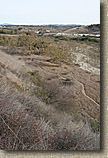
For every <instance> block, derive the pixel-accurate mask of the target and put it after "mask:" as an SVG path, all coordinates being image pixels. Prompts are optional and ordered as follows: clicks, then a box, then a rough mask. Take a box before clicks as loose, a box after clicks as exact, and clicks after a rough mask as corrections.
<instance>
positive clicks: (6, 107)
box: [0, 82, 100, 150]
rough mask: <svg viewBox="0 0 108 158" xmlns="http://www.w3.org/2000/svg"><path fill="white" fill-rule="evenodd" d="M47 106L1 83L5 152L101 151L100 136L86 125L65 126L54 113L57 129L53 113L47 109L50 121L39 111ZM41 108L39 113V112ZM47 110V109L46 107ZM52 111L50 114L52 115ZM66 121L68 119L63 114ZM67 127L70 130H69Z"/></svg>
mask: <svg viewBox="0 0 108 158" xmlns="http://www.w3.org/2000/svg"><path fill="white" fill-rule="evenodd" d="M42 106H45V107H47V106H48V105H45V104H43V103H42V102H40V101H39V100H38V99H37V98H36V97H35V98H34V97H30V96H29V95H28V94H24V93H19V92H17V91H16V92H15V91H13V90H11V89H10V87H9V86H8V87H7V86H5V85H4V83H1V82H0V148H1V149H3V150H99V148H100V144H99V134H96V133H93V132H92V131H91V129H90V127H89V124H88V123H87V122H86V124H85V123H83V122H79V123H77V124H75V123H74V122H72V121H71V120H72V118H70V121H68V122H66V124H64V123H63V120H62V117H61V116H62V115H61V113H57V112H56V113H55V114H54V116H55V119H56V118H57V117H58V115H60V117H61V120H59V121H58V123H57V124H56V125H54V124H53V123H52V119H50V117H51V115H52V112H53V109H51V108H47V109H46V111H47V112H48V113H49V114H50V117H49V120H47V119H46V116H45V115H42V113H41V112H40V109H41V108H42ZM39 107H40V109H39ZM43 108H44V107H43ZM49 110H50V111H49ZM63 116H64V118H65V120H66V119H67V120H69V119H68V116H67V115H66V114H65V113H64V114H63ZM67 125H68V126H67Z"/></svg>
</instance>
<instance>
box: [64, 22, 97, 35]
mask: <svg viewBox="0 0 108 158" xmlns="http://www.w3.org/2000/svg"><path fill="white" fill-rule="evenodd" d="M64 32H65V33H68V34H88V33H95V34H100V24H93V25H87V26H78V27H75V28H71V29H68V30H66V31H64Z"/></svg>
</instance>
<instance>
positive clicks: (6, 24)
mask: <svg viewBox="0 0 108 158" xmlns="http://www.w3.org/2000/svg"><path fill="white" fill-rule="evenodd" d="M0 25H2V26H3V25H5V26H8V25H13V24H8V23H3V24H0Z"/></svg>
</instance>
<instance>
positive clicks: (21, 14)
mask: <svg viewBox="0 0 108 158" xmlns="http://www.w3.org/2000/svg"><path fill="white" fill-rule="evenodd" d="M2 23H10V24H85V25H87V24H96V23H100V0H0V24H2Z"/></svg>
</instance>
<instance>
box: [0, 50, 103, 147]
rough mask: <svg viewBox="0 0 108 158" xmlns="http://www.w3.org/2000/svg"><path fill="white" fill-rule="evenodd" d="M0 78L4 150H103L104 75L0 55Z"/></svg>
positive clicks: (40, 58) (31, 58)
mask: <svg viewBox="0 0 108 158" xmlns="http://www.w3.org/2000/svg"><path fill="white" fill-rule="evenodd" d="M19 60H20V61H19ZM85 78H86V80H85ZM0 80H1V81H0V111H1V112H0V124H1V136H0V137H1V139H2V141H1V143H0V146H1V149H5V150H6V149H7V150H26V149H27V150H98V149H99V118H100V112H99V109H100V108H99V76H97V75H93V74H92V73H88V72H86V71H84V70H82V69H80V68H79V67H78V66H75V65H74V64H73V65H71V66H70V65H66V64H64V63H62V64H61V65H59V64H54V63H52V62H51V60H50V58H49V57H45V56H41V55H31V56H30V55H29V56H25V57H24V56H11V55H8V54H5V52H2V51H0Z"/></svg>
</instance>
